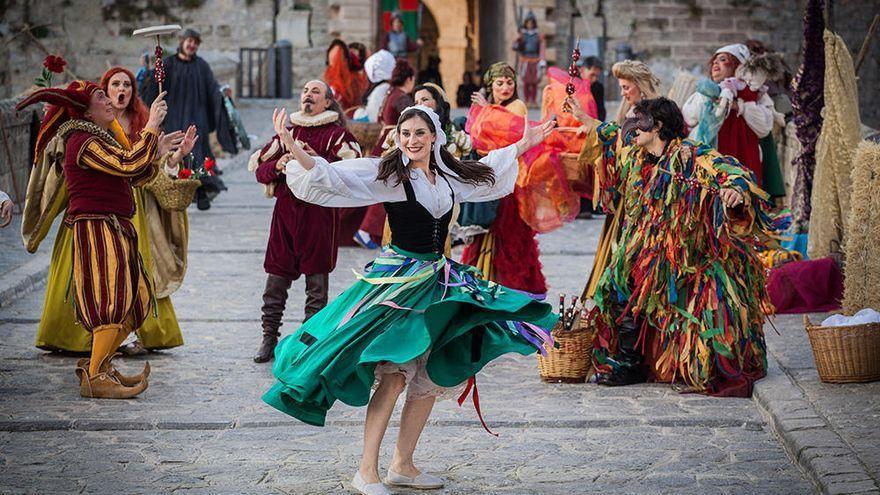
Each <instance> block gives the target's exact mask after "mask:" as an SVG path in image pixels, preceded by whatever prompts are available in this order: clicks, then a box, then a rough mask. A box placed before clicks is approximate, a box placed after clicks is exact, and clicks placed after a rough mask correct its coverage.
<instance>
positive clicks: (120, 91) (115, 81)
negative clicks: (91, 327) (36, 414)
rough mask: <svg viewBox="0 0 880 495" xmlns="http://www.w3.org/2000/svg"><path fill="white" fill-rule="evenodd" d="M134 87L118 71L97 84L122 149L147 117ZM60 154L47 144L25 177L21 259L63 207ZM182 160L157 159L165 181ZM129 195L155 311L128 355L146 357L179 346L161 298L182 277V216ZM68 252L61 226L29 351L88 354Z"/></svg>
mask: <svg viewBox="0 0 880 495" xmlns="http://www.w3.org/2000/svg"><path fill="white" fill-rule="evenodd" d="M134 80H135V79H134V76H133V75H132V74H131V72H129V71H128V70H126V69H124V68H121V67H114V68H112V69H110V70H108V71H107V72H106V73H105V74H104V76H103V77H102V79H101V86H102V87H103V88H104V91H105V92H106V93H107V95H108V96H109V97H110V98H111V100H112V103H113V108H114V111H115V112H116V114H117V118H116V122H114V124H113V134H114V137H115V138H116V140H117V141H119V143H120V144H122V145H123V146H125V147H128V145H129V143H130V142H133V141H131V139H130V138H131V136H137V134H138V133H139V132H140V130H141V129H142V128H143V126H144V124H145V123H146V117H147V109H146V107H145V106H144V104H143V103H142V102H141V101H140V99H139V98H138V96H137V86H136V85H135V84H134ZM181 138H182V136H181ZM63 146H64V143H63V140H52V141H50V142H49V143H48V145H47V146H46V148H45V151H44V152H43V153H41V154H40V155H41V156H38V158H37V159H38V162H37V163H36V164H35V167H34V170H33V171H32V173H31V181H30V182H29V184H28V194H27V204H26V206H25V214H24V215H25V216H24V220H23V222H22V237H23V240H24V243H25V247H26V248H27V250H28V251H29V252H35V251H36V250H37V248H38V247H39V244H40V242H41V241H42V240H43V239H44V238H45V236H46V234H47V233H48V231H49V229H50V228H51V226H52V222H53V221H54V220H55V218H56V217H57V216H58V215H59V214H61V213H62V212H63V211H64V210H65V209H66V207H67V189H66V187H65V185H64V178H63V176H61V173H60V167H59V168H57V169H56V167H53V166H52V163H53V159H54V158H55V157H57V156H58V153H59V152H62V153H61V156H63ZM183 156H186V150H184V149H178V151H177V152H175V153H174V154H171V155H168V156H165V157H162V160H163V161H164V162H165V167H164V170H165V173H169V174H171V175H175V174H176V169H177V167H178V166H179V165H178V164H179V163H180V161H181V159H182V157H183ZM133 192H134V201H135V205H136V212H135V216H134V219H133V222H134V224H135V228H136V229H137V231H138V251H139V252H140V254H141V258H142V259H143V262H144V268H145V270H146V272H147V273H148V274H150V275H151V286H152V287H153V290H154V293H155V295H156V308H155V311H151V312H150V314H149V315H148V316H147V319H146V320H145V321H144V324H143V325H142V326H141V327H140V328H139V329H138V330H137V331H136V334H137V338H138V342H139V343H140V344H139V345H138V344H136V345H135V346H134V347H135V348H137V347H138V346H142V347H143V348H145V349H149V350H160V349H168V348H172V347H177V346H180V345H183V335H182V334H181V331H180V325H179V324H178V322H177V316H176V315H175V312H174V306H173V305H172V303H171V298H170V297H169V296H170V295H171V293H173V292H174V291H175V290H176V289H177V288H179V287H180V285H181V283H182V282H183V276H184V274H185V272H186V250H187V241H188V233H189V227H188V222H187V216H186V212H185V211H184V212H169V211H164V210H162V209H161V208H159V206H158V204H157V202H156V200H155V198H154V197H153V195H152V194H151V193H150V192H148V191H146V190H145V189H144V188H141V187H136V188H134V189H133ZM72 250H73V235H72V232H71V230H70V229H69V228H67V227H65V226H63V225H62V226H60V227H59V229H58V234H57V235H56V237H55V246H54V248H53V250H52V260H51V262H50V264H49V273H48V277H47V282H46V296H45V300H44V305H43V314H42V316H41V318H40V324H39V327H38V329H37V338H36V346H37V347H39V348H40V349H45V350H49V351H72V352H89V349H90V348H91V334H90V333H89V332H88V331H86V330H85V329H84V328H83V327H82V326H81V325H79V324H78V323H77V319H76V315H75V312H74V307H73V300H72V297H71V295H70V294H68V293H67V292H68V285H69V284H68V281H69V279H70V274H71V268H72V267H71V262H72Z"/></svg>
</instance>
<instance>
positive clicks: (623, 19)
mask: <svg viewBox="0 0 880 495" xmlns="http://www.w3.org/2000/svg"><path fill="white" fill-rule="evenodd" d="M803 3H804V0H422V6H423V8H422V26H423V28H422V29H423V32H422V36H423V38H424V39H425V42H426V43H425V46H424V48H423V50H422V51H423V53H422V57H423V58H424V57H426V56H427V55H430V54H436V55H439V56H440V58H441V59H442V63H441V68H440V69H441V74H442V75H443V79H444V83H445V85H446V87H447V90H449V91H450V92H454V91H455V88H456V87H457V85H458V83H459V81H460V80H461V74H462V72H463V71H465V70H475V69H477V68H478V67H479V65H480V63H482V65H484V66H485V65H487V64H488V63H491V62H494V61H497V60H507V61H508V62H510V63H513V62H514V60H515V54H514V53H513V52H512V51H511V49H510V46H511V44H512V42H513V40H514V39H515V37H516V35H517V23H518V21H519V20H521V19H522V18H523V17H524V16H525V14H526V13H527V12H528V11H530V10H531V11H533V12H534V13H535V16H536V17H537V19H538V24H539V26H540V29H541V31H542V32H543V33H544V35H545V36H546V39H547V43H548V50H547V56H548V62H550V63H556V64H558V65H562V66H565V65H567V64H568V57H569V52H570V49H571V45H572V42H573V39H574V37H577V36H580V37H581V38H582V39H587V40H589V39H594V40H602V41H601V43H599V45H600V46H601V47H602V48H603V49H602V51H603V52H604V53H603V55H604V57H602V58H603V59H604V60H605V62H606V65H607V66H610V65H611V63H613V62H614V61H616V59H617V58H618V57H619V56H621V54H622V53H623V51H622V50H621V48H623V47H624V45H626V46H628V47H629V48H630V50H631V52H632V53H634V54H635V56H637V57H639V58H641V59H643V60H645V61H647V62H648V63H649V64H650V65H651V66H652V67H653V68H654V69H655V70H656V71H657V72H658V73H659V74H660V75H661V78H662V79H664V81H665V82H667V83H668V82H670V81H671V78H672V76H673V74H674V72H675V71H676V70H677V69H679V68H683V69H685V70H694V71H704V70H705V65H706V62H707V60H708V59H709V56H710V55H711V53H712V51H713V50H714V49H715V48H717V47H718V46H721V45H724V44H727V43H731V42H736V41H742V40H745V39H748V38H754V39H758V40H761V41H764V42H766V43H768V44H769V45H770V46H772V47H773V48H775V49H777V50H779V51H782V52H783V53H785V54H786V57H787V60H788V62H789V65H790V66H791V67H792V69H796V67H797V64H798V63H799V49H800V45H801V15H802V14H801V13H802V9H803ZM380 4H381V2H380V0H105V1H102V2H97V1H94V0H40V1H28V0H10V1H7V2H2V3H0V14H2V22H0V34H2V36H3V38H4V44H3V45H2V48H0V88H2V89H0V97H10V96H14V95H16V94H18V93H20V92H22V91H24V90H26V89H27V88H28V87H29V85H30V83H31V81H32V79H33V77H34V76H35V75H36V74H37V73H38V71H39V67H40V62H41V61H42V59H43V57H44V56H45V54H46V52H49V53H55V54H61V55H63V56H64V57H65V58H66V59H67V60H68V61H69V62H70V66H69V68H70V70H71V73H72V74H76V75H77V76H80V77H88V78H95V77H97V76H99V75H100V74H101V73H102V72H103V71H104V70H105V69H106V68H107V67H109V66H111V65H116V64H121V65H125V66H129V67H136V66H137V65H138V63H139V62H138V60H139V57H140V54H141V53H143V52H144V51H149V52H152V47H151V45H150V42H149V41H148V40H143V39H133V38H131V36H130V34H131V31H132V30H133V29H135V28H138V27H143V26H148V25H154V24H166V23H178V24H181V25H183V26H187V27H194V28H196V29H198V30H199V31H201V33H202V35H203V38H204V42H203V44H202V47H201V49H200V54H201V55H202V56H203V57H205V58H206V59H207V60H208V61H209V62H210V63H211V65H212V67H213V68H214V70H215V73H216V75H217V78H218V80H220V81H221V82H225V83H230V84H232V85H233V87H234V83H235V80H236V78H237V70H238V66H239V61H240V58H239V49H240V48H242V47H253V48H266V47H269V46H272V44H273V43H275V42H276V41H278V40H289V41H290V42H291V43H292V45H293V48H294V50H293V54H294V55H293V81H294V85H296V86H298V85H300V84H301V83H303V82H304V81H305V80H307V79H309V78H313V77H316V76H318V75H320V74H321V72H322V71H323V66H324V50H325V47H326V46H328V44H329V42H330V41H331V40H332V39H333V38H335V37H341V38H343V39H345V40H346V41H360V42H362V43H365V44H366V45H367V46H368V47H375V46H376V45H377V43H378V40H379V37H380V35H381V31H382V28H381V20H380V15H381V12H380ZM833 5H834V8H833V9H832V10H831V23H832V26H833V27H834V28H835V29H836V30H837V31H838V32H839V33H840V34H841V35H842V36H843V37H844V39H845V40H846V42H847V44H848V46H849V47H850V49H851V50H852V51H853V52H856V51H858V49H859V46H860V44H861V42H862V39H863V38H864V35H865V32H866V30H867V28H868V25H869V24H870V21H871V18H872V17H873V15H874V14H875V13H876V10H877V9H876V4H875V3H874V2H863V1H857V0H834V2H833ZM28 27H30V28H31V29H30V30H29V29H27V28H28ZM29 33H33V36H32V35H31V34H29ZM164 43H165V46H166V48H168V49H173V48H174V47H175V46H176V40H174V39H172V38H171V37H168V38H167V39H165V40H164ZM860 76H861V78H862V81H861V84H860V90H861V91H860V92H861V95H860V96H861V103H862V109H863V110H864V113H863V119H864V120H865V122H866V123H867V124H869V125H872V126H873V127H878V126H880V90H878V89H877V88H878V87H880V40H875V42H874V44H873V46H872V47H871V50H870V51H869V53H868V57H867V58H866V61H865V63H864V66H863V67H862V69H861V72H860ZM607 86H609V87H610V89H612V90H613V85H610V84H609V85H607ZM609 96H610V97H612V98H613V97H614V96H615V95H614V93H613V92H612V93H611V94H609Z"/></svg>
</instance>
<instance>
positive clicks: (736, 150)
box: [681, 43, 774, 185]
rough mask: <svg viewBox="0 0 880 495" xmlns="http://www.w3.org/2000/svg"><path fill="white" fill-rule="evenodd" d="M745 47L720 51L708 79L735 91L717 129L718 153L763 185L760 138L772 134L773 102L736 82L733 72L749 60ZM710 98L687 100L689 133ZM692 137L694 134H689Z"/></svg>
mask: <svg viewBox="0 0 880 495" xmlns="http://www.w3.org/2000/svg"><path fill="white" fill-rule="evenodd" d="M750 56H751V54H750V53H749V49H748V47H746V46H745V45H743V44H741V43H735V44H732V45H727V46H723V47H721V48H719V49H718V50H716V51H715V54H714V55H713V56H712V59H711V60H710V61H709V69H710V77H711V78H712V81H714V82H715V83H716V84H719V85H721V86H722V88H725V87H726V88H729V89H728V91H735V93H732V94H733V99H732V101H731V103H730V105H728V106H727V114H726V115H722V117H723V118H724V121H723V122H722V124H721V127H720V129H718V144H717V149H718V151H719V152H720V153H722V154H724V155H730V156H732V157H734V158H736V159H737V160H739V162H740V163H742V164H743V165H744V166H746V167H747V168H749V169H750V170H752V171H753V172H755V175H757V177H758V184H759V185H763V168H764V167H763V164H762V159H761V144H760V140H761V138H763V137H765V136H767V135H768V134H770V131H772V130H773V116H774V111H773V109H774V107H773V100H772V99H770V97H769V96H767V93H766V91H765V92H759V91H755V90H753V89H752V88H750V87H749V86H748V84H746V83H745V82H744V81H739V80H738V79H736V69H737V67H739V66H740V65H742V64H744V63H745V62H746V60H748V59H749V57H750ZM708 100H709V97H708V96H706V95H704V94H703V93H701V92H696V93H694V94H693V95H691V96H690V98H688V100H687V102H685V104H684V106H683V107H682V108H681V112H682V115H684V119H685V123H686V124H687V125H688V127H690V128H691V129H692V130H693V129H696V128H697V126H698V125H699V123H700V119H701V115H702V113H703V111H704V110H705V109H706V108H707V105H706V103H707V101H708ZM691 134H692V136H693V131H692V133H691Z"/></svg>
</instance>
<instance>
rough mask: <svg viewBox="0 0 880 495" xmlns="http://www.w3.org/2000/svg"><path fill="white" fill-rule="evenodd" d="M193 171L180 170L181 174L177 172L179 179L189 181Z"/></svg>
mask: <svg viewBox="0 0 880 495" xmlns="http://www.w3.org/2000/svg"><path fill="white" fill-rule="evenodd" d="M192 174H193V171H192V170H190V169H188V168H182V169H180V172H177V178H178V179H189V178H190V177H192Z"/></svg>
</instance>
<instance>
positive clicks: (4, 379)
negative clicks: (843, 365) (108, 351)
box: [0, 103, 877, 495]
mask: <svg viewBox="0 0 880 495" xmlns="http://www.w3.org/2000/svg"><path fill="white" fill-rule="evenodd" d="M243 115H244V117H245V122H246V124H248V130H249V131H250V132H251V133H253V134H257V135H258V136H259V138H258V139H257V142H258V143H260V142H263V141H265V139H266V138H267V136H268V132H269V125H270V124H271V123H270V122H269V116H270V115H271V105H270V104H268V103H264V104H257V105H256V106H253V107H251V108H246V109H244V110H243ZM246 160H247V156H246V153H244V154H240V155H239V156H237V157H234V158H232V159H229V160H222V161H221V162H220V164H221V166H223V167H224V168H225V170H226V173H225V174H224V175H223V180H224V181H225V182H226V184H227V186H228V187H229V191H228V192H225V193H223V194H221V195H220V196H219V197H218V198H217V200H216V201H215V202H214V205H213V207H212V208H211V210H210V211H207V212H200V211H197V210H195V208H191V209H190V217H189V218H190V245H189V269H188V272H187V277H186V282H185V284H184V286H183V288H182V289H181V290H179V291H178V292H177V293H175V295H174V296H173V298H172V299H173V301H174V305H175V309H176V311H177V315H178V318H179V319H180V322H181V327H182V329H183V331H184V338H185V340H186V343H185V345H184V346H183V347H180V348H176V349H172V350H169V351H163V352H159V353H152V354H149V355H148V356H146V358H145V359H146V360H148V361H149V362H150V363H151V365H152V368H153V373H152V375H151V377H150V387H149V389H148V390H147V391H146V392H145V393H144V394H143V395H142V396H141V397H139V398H138V399H136V400H128V401H99V400H87V399H83V398H81V397H80V396H79V393H78V388H77V386H76V383H77V381H76V377H75V376H74V373H73V367H74V363H75V361H76V359H77V358H76V357H75V356H71V355H64V356H62V355H56V354H48V353H45V352H43V351H40V350H39V349H36V348H35V347H34V346H33V341H34V334H35V332H36V326H37V323H38V321H39V318H40V312H41V309H42V300H43V292H44V290H45V285H44V284H42V283H38V285H37V286H36V287H35V288H34V290H31V291H29V292H25V293H24V294H23V295H20V296H18V297H16V298H15V299H14V300H12V302H11V303H8V304H5V305H3V306H0V359H2V361H0V363H2V364H0V391H2V394H0V469H2V471H3V475H2V478H0V492H2V493H4V494H5V493H9V494H13V493H114V494H128V493H205V494H209V493H210V494H218V493H222V494H241V493H248V494H250V493H286V494H307V493H315V494H317V493H321V494H325V493H347V489H348V481H349V480H350V479H351V477H352V475H353V474H354V472H355V469H356V466H357V461H358V456H359V452H360V438H361V420H362V418H363V416H364V413H365V409H363V408H359V409H355V408H351V407H348V406H345V405H344V404H341V403H340V404H337V405H336V406H335V407H334V408H333V410H331V412H330V414H329V416H328V425H327V426H326V427H324V428H316V427H312V426H308V425H305V424H303V423H299V422H297V421H296V420H294V419H292V418H290V417H287V416H285V415H283V414H281V413H279V412H277V411H275V410H274V409H271V408H270V407H269V406H267V405H265V404H264V403H262V402H261V401H260V399H259V397H260V395H261V394H262V393H263V392H264V391H265V390H266V389H267V388H268V387H269V386H270V385H271V383H272V377H271V366H270V365H268V364H262V365H260V364H255V363H254V362H253V361H252V356H253V354H254V352H255V351H256V349H257V346H258V344H259V341H260V336H261V329H260V306H261V295H262V289H263V285H264V282H265V274H264V272H263V269H262V262H263V252H264V249H265V244H266V240H267V238H268V232H269V228H268V227H269V221H270V216H271V212H272V206H273V201H272V200H269V199H266V198H265V197H264V196H263V193H262V191H261V188H260V186H259V185H258V184H257V183H256V182H255V180H254V179H253V177H252V175H251V174H250V173H249V172H248V171H247V170H246V166H245V162H246ZM15 221H16V222H19V221H20V217H16V220H15ZM14 227H15V226H14ZM600 228H601V220H578V221H575V222H573V223H571V224H569V225H567V226H566V227H565V228H563V229H561V230H559V231H555V232H553V233H550V234H547V235H542V236H540V245H541V250H542V253H541V257H542V261H543V264H544V272H545V274H546V276H547V279H548V281H549V283H550V285H551V289H550V294H551V296H555V295H556V294H558V293H559V292H565V293H569V294H575V293H577V294H579V293H580V290H581V289H582V286H583V284H584V281H585V279H586V276H587V275H588V272H589V269H590V266H591V263H592V256H593V252H594V250H595V246H596V243H597V238H598V234H599V230H600ZM9 230H12V229H8V230H7V231H6V232H4V233H3V237H2V242H3V244H2V246H3V248H4V250H8V249H17V250H18V251H20V252H19V253H18V255H12V254H9V253H10V252H9V251H7V254H5V255H4V256H3V257H2V258H0V261H2V262H3V263H7V262H8V263H14V264H16V265H17V266H23V265H24V264H25V263H33V262H34V260H36V259H38V257H44V258H45V257H47V256H49V255H50V254H51V241H47V242H46V243H44V244H43V245H42V246H41V248H40V251H39V253H38V254H37V255H36V256H27V257H26V255H25V254H24V250H23V249H22V248H21V245H20V242H19V244H17V245H16V244H15V242H14V241H15V240H16V238H15V235H14V234H15V232H10V231H9ZM373 255H374V253H373V252H371V251H367V250H363V249H356V248H341V249H340V252H339V263H338V266H337V268H336V271H335V272H334V273H333V274H331V278H330V282H331V290H330V292H331V297H332V296H333V295H336V294H338V293H339V292H341V291H342V290H343V289H345V288H346V287H347V286H348V285H350V284H351V283H352V281H353V280H354V275H353V274H352V270H357V271H360V270H361V269H362V268H363V266H364V264H365V263H367V262H368V261H369V260H370V259H371V258H372V256H373ZM16 256H18V257H16ZM9 273H11V265H7V266H4V267H2V270H0V274H3V277H4V279H6V277H7V274H9ZM9 277H10V278H9V279H8V280H11V279H12V277H13V275H12V274H10V275H9ZM303 289H304V283H303V281H302V280H300V281H298V282H296V283H295V284H294V287H293V288H292V289H291V293H290V294H291V297H290V299H289V301H288V309H287V312H286V319H285V325H284V327H283V328H282V333H283V334H285V335H286V334H288V333H290V332H291V331H292V330H293V329H294V328H296V326H297V325H298V323H299V321H300V320H301V317H302V305H303V298H304V296H303ZM551 299H553V297H551ZM792 321H793V322H794V323H793V324H791V325H789V327H795V328H796V324H797V322H796V321H795V320H794V319H792ZM780 328H781V331H783V333H784V332H785V328H783V327H782V326H781V327H780ZM800 331H801V332H802V331H803V330H802V328H801V330H800ZM768 332H772V330H769V327H768ZM775 338H776V339H781V337H775ZM804 338H806V337H804ZM780 359H782V358H780ZM808 359H811V357H809V358H808ZM142 361H143V359H140V358H137V359H131V358H130V359H127V360H125V361H121V364H120V368H121V369H122V370H123V371H124V372H132V371H133V370H135V369H139V368H140V367H141V366H143V362H142ZM782 361H783V362H784V363H789V361H792V362H791V363H790V364H791V365H792V366H795V365H794V363H795V362H797V361H796V360H795V355H792V356H791V357H789V358H786V359H782ZM774 363H775V361H774ZM773 366H775V367H773V368H771V373H772V374H775V375H779V374H780V373H781V371H780V370H779V368H778V366H777V365H776V364H773ZM786 366H788V365H786ZM795 367H797V366H795ZM806 372H807V371H803V373H806ZM813 375H815V372H814V371H813V373H812V375H811V376H813ZM780 376H782V377H784V376H785V375H780ZM771 378H772V376H771ZM789 387H790V386H789ZM814 390H815V387H814V388H813V389H810V392H811V393H812V391H814ZM873 390H874V391H876V390H877V389H876V388H874V389H873ZM764 393H765V394H767V393H771V392H770V391H766V390H765V392H764ZM480 395H481V405H482V409H483V413H484V415H485V417H486V420H487V422H488V423H489V425H490V427H492V428H493V430H494V431H496V432H497V433H499V434H500V436H499V437H498V438H495V437H493V436H490V435H488V434H486V432H485V431H483V429H482V428H481V427H480V423H479V421H478V419H477V416H476V413H475V412H474V410H473V407H472V406H471V404H470V402H466V403H465V404H464V406H463V407H458V405H457V404H456V403H454V402H453V401H447V402H442V403H439V404H438V405H437V407H436V410H435V413H434V415H433V416H432V418H431V421H430V423H429V426H428V428H427V429H426V432H425V434H424V436H423V441H422V443H421V444H420V449H419V450H418V451H417V452H416V462H417V464H418V465H419V466H420V467H421V468H422V469H424V470H427V471H429V472H431V473H433V474H437V475H439V476H443V477H444V478H445V479H446V480H447V482H448V483H447V488H446V489H445V490H444V491H443V493H449V494H470V493H485V494H495V493H497V494H581V493H583V494H586V493H596V494H624V493H626V494H673V493H674V494H773V495H781V494H792V495H801V494H807V493H814V490H815V489H816V488H815V487H814V484H813V481H811V478H810V476H808V474H807V473H805V471H803V470H802V468H801V467H799V465H798V464H797V463H795V462H793V461H792V460H791V458H790V457H789V455H788V454H787V453H786V451H785V449H784V448H783V443H782V442H780V439H779V437H778V436H777V434H776V433H775V432H774V429H773V427H772V422H771V421H770V420H769V417H768V416H765V413H763V412H762V411H761V409H760V408H759V405H758V402H757V401H755V400H752V399H730V398H726V399H722V398H711V397H705V396H702V395H694V394H680V393H678V392H677V391H676V390H674V389H673V388H672V387H670V386H668V385H660V384H647V385H639V386H631V387H624V388H613V389H612V388H603V387H598V386H596V385H594V384H586V385H549V384H543V383H541V382H540V380H539V377H538V370H537V363H536V358H535V357H534V356H527V357H523V356H506V357H503V358H501V359H498V360H497V361H495V362H494V363H492V364H491V365H490V366H489V367H488V368H487V369H486V370H485V371H484V372H483V373H482V375H481V376H480ZM875 396H876V394H875ZM875 404H876V403H875ZM866 414H867V412H866ZM395 417H396V416H395ZM392 421H394V419H393V420H392ZM875 421H876V419H875ZM874 425H875V428H874V430H876V422H875V423H874ZM864 426H865V425H862V427H864ZM394 428H396V423H393V424H392V429H391V430H392V431H390V432H389V437H388V440H387V443H386V445H385V446H384V448H383V453H384V454H385V455H384V456H383V461H385V462H386V464H383V465H382V468H383V469H384V468H387V460H388V459H390V453H391V449H392V447H393V444H392V442H391V440H392V439H393V436H392V435H394V434H395V433H396V431H395V430H394ZM850 433H851V435H852V440H848V441H852V442H857V440H858V437H859V436H860V435H861V434H860V433H859V431H858V430H851V431H850ZM864 434H865V435H871V434H873V435H875V436H874V437H873V438H874V439H875V440H876V438H877V437H876V435H877V433H876V432H873V433H871V432H865V433H864ZM869 438H870V437H869ZM874 445H875V446H874V447H873V449H876V442H875V443H874ZM866 448H867V447H866ZM875 457H876V454H875ZM875 461H876V459H875ZM869 481H870V480H869ZM866 486H867V485H866ZM395 493H413V492H407V491H405V490H397V491H396V492H395ZM840 493H850V492H844V491H840ZM852 493H855V492H852ZM865 493H874V492H871V491H869V490H868V489H866V490H865Z"/></svg>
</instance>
